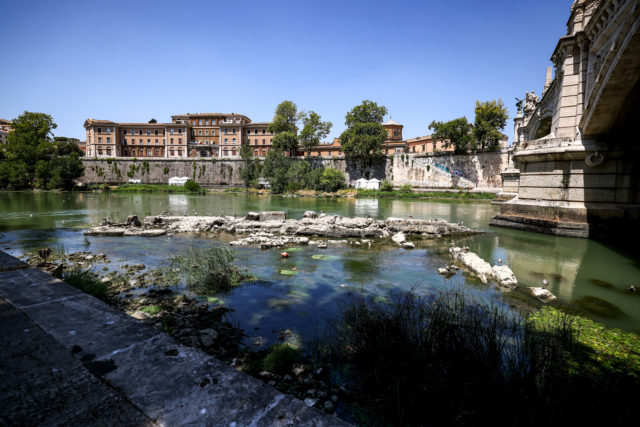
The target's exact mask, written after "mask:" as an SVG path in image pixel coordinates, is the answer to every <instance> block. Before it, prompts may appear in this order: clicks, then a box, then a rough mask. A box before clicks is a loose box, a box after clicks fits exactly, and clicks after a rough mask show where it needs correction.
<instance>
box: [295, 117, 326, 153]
mask: <svg viewBox="0 0 640 427" xmlns="http://www.w3.org/2000/svg"><path fill="white" fill-rule="evenodd" d="M302 124H303V127H302V131H300V136H299V139H300V144H301V145H302V147H303V148H304V149H305V150H307V154H308V155H309V154H311V149H312V148H314V147H317V146H318V144H320V141H321V140H322V139H324V138H326V137H327V135H329V132H330V131H331V128H332V127H333V123H331V122H323V121H322V117H320V114H318V113H316V112H315V111H310V112H309V113H308V114H306V115H305V116H304V117H303V118H302Z"/></svg>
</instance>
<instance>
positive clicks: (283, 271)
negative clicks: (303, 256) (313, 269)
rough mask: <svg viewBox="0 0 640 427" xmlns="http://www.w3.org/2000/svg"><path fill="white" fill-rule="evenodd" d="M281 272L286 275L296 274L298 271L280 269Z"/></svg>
mask: <svg viewBox="0 0 640 427" xmlns="http://www.w3.org/2000/svg"><path fill="white" fill-rule="evenodd" d="M280 274H282V275H284V276H295V275H296V274H298V272H297V271H295V270H280Z"/></svg>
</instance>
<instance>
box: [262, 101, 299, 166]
mask: <svg viewBox="0 0 640 427" xmlns="http://www.w3.org/2000/svg"><path fill="white" fill-rule="evenodd" d="M303 114H304V113H299V112H298V106H297V105H296V104H295V103H293V102H292V101H282V102H281V103H280V104H278V106H277V107H276V111H275V114H274V116H273V120H271V123H270V124H269V128H268V130H269V132H273V133H274V134H275V135H274V137H273V140H272V141H271V144H272V146H273V148H274V149H276V150H277V151H282V152H289V156H294V155H295V152H296V150H297V149H298V126H297V123H298V121H299V120H300V119H301V118H302V116H303Z"/></svg>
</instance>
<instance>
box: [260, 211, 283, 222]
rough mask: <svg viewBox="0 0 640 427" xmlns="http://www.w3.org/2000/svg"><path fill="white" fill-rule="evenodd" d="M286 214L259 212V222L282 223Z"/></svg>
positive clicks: (281, 212)
mask: <svg viewBox="0 0 640 427" xmlns="http://www.w3.org/2000/svg"><path fill="white" fill-rule="evenodd" d="M285 219H286V214H285V212H284V211H268V212H260V221H261V222H264V221H284V220H285Z"/></svg>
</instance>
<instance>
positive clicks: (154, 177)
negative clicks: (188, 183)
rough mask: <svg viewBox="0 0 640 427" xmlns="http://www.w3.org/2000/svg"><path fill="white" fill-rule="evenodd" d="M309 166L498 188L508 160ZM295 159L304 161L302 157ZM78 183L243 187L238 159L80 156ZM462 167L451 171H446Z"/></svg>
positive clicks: (399, 158) (417, 159)
mask: <svg viewBox="0 0 640 427" xmlns="http://www.w3.org/2000/svg"><path fill="white" fill-rule="evenodd" d="M308 160H309V161H310V162H311V164H312V166H313V167H314V168H315V167H319V166H324V167H332V168H335V169H338V170H340V171H342V172H344V173H345V176H346V179H347V181H354V180H356V179H358V178H360V177H362V175H363V174H364V176H365V177H366V178H377V179H380V180H383V179H388V180H390V181H392V182H393V183H394V184H396V185H403V184H410V185H412V186H414V187H424V188H428V187H435V188H451V187H500V185H501V179H500V172H501V170H502V169H503V168H505V167H506V165H507V154H506V153H480V154H476V155H452V154H449V155H438V156H424V155H422V156H420V155H415V154H397V155H395V156H390V157H387V158H386V159H382V160H381V161H379V162H377V163H375V164H374V165H372V166H371V167H368V168H366V169H365V170H364V171H363V174H361V171H360V168H358V167H357V166H356V165H353V164H351V163H349V162H347V161H346V160H345V159H344V158H343V157H332V158H313V159H308ZM299 161H302V159H300V160H299ZM83 163H84V166H85V172H84V176H83V177H82V178H81V180H80V181H81V182H83V183H85V184H95V183H110V184H119V183H125V182H128V180H129V179H139V180H140V181H141V182H142V183H144V184H166V183H167V182H168V180H169V178H171V177H174V176H179V177H184V176H186V177H189V178H191V179H193V180H194V181H196V182H198V183H199V184H201V185H204V186H241V185H243V181H242V179H241V178H240V170H241V168H242V166H243V162H242V160H240V159H224V160H219V159H213V158H210V159H136V160H134V159H129V158H126V159H124V158H118V159H83ZM447 169H448V170H454V171H458V172H460V174H459V175H456V174H455V173H454V174H453V175H452V174H451V173H449V172H447Z"/></svg>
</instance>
